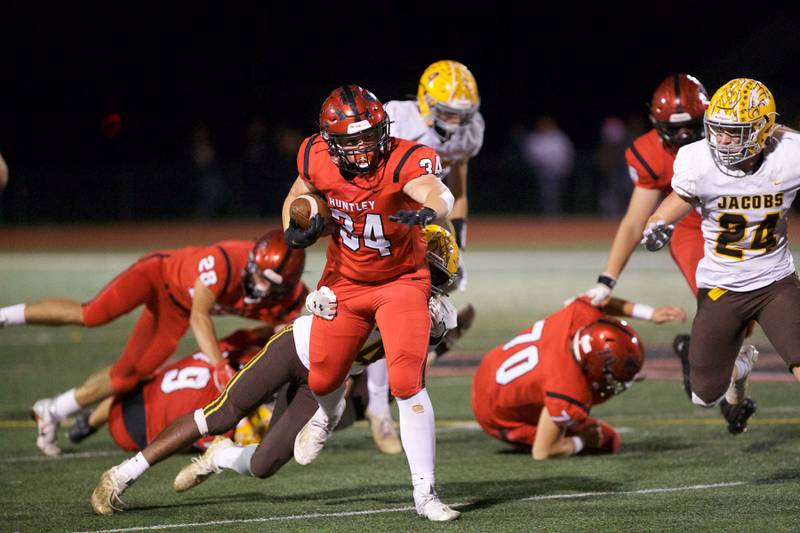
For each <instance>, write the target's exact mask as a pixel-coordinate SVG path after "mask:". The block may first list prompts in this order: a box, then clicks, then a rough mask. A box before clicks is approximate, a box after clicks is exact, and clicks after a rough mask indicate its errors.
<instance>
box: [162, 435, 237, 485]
mask: <svg viewBox="0 0 800 533" xmlns="http://www.w3.org/2000/svg"><path fill="white" fill-rule="evenodd" d="M231 446H235V444H234V443H233V441H232V440H231V439H229V438H228V437H222V436H220V437H217V438H215V439H214V440H213V441H212V442H211V445H210V446H209V447H208V448H207V449H206V451H205V452H203V455H201V456H199V457H192V462H191V463H190V464H188V465H186V466H184V467H183V468H182V469H181V471H180V472H178V475H177V476H175V481H173V482H172V488H174V489H175V492H185V491H187V490H189V489H191V488H193V487H196V486H197V485H199V484H200V483H202V482H203V481H205V480H206V479H208V478H209V477H210V476H211V475H212V474H218V473H219V472H220V471H221V470H222V468H221V467H220V466H219V465H218V464H217V461H216V460H215V456H216V455H217V453H219V452H220V451H222V450H224V449H225V448H230V447H231Z"/></svg>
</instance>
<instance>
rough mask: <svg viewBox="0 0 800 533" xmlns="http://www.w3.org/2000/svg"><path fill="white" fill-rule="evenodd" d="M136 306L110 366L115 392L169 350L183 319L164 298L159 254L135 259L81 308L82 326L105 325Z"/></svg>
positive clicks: (157, 362)
mask: <svg viewBox="0 0 800 533" xmlns="http://www.w3.org/2000/svg"><path fill="white" fill-rule="evenodd" d="M142 304H144V305H145V309H144V311H142V315H141V316H140V317H139V320H138V321H137V322H136V325H135V326H134V328H133V332H132V333H131V335H130V337H129V338H128V343H127V344H126V345H125V348H124V349H123V351H122V354H121V355H120V357H119V359H117V361H116V363H114V366H113V367H112V368H111V386H112V387H113V388H114V392H117V393H119V392H127V391H130V390H132V389H133V388H134V387H136V384H137V383H139V382H140V381H142V380H143V379H145V378H146V377H148V376H149V375H150V374H152V373H153V372H154V371H155V370H156V369H157V368H158V367H159V366H160V365H161V364H162V363H163V362H164V361H166V360H167V358H169V356H170V355H172V354H173V353H174V352H175V349H176V348H177V346H178V342H179V341H180V339H181V337H183V334H184V333H186V329H187V328H188V327H189V317H188V315H187V314H186V313H185V312H184V311H183V310H181V309H179V308H178V307H177V306H176V305H175V304H174V303H173V302H172V301H171V300H170V298H169V293H167V291H166V289H165V288H164V281H163V279H162V276H161V256H160V255H155V254H154V255H149V256H145V257H143V258H141V259H139V260H138V261H137V262H136V263H134V264H133V265H131V266H130V268H128V269H127V270H125V271H124V272H122V273H121V274H119V275H118V276H117V277H116V278H114V279H113V280H111V282H109V284H108V285H106V286H105V287H104V288H103V290H101V291H100V292H99V293H98V294H97V296H95V297H94V299H93V300H91V301H89V302H87V303H85V304H83V322H84V324H85V325H86V326H88V327H94V326H100V325H103V324H107V323H108V322H111V321H112V320H115V319H117V318H119V317H120V316H122V315H124V314H127V313H129V312H131V311H133V310H134V309H136V308H137V307H139V306H140V305H142Z"/></svg>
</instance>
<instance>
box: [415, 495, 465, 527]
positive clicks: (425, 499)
mask: <svg viewBox="0 0 800 533" xmlns="http://www.w3.org/2000/svg"><path fill="white" fill-rule="evenodd" d="M414 504H415V505H416V507H417V514H418V515H419V516H422V517H424V518H427V519H428V520H430V521H432V522H450V521H451V520H455V519H456V518H458V517H459V516H461V513H460V512H458V511H456V510H455V509H451V508H450V507H449V506H447V505H445V504H444V503H442V500H440V499H439V496H438V495H437V494H436V490H434V488H433V487H430V490H429V491H428V492H422V493H419V492H417V491H416V490H415V491H414Z"/></svg>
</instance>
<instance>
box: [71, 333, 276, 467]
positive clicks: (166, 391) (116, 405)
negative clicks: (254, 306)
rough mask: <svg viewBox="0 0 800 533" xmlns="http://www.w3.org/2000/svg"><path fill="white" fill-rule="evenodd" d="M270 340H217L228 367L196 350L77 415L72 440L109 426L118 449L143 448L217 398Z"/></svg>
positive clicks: (244, 336)
mask: <svg viewBox="0 0 800 533" xmlns="http://www.w3.org/2000/svg"><path fill="white" fill-rule="evenodd" d="M265 329H266V330H267V331H268V330H269V329H271V328H265ZM268 339H269V333H267V334H265V331H264V330H257V329H254V330H244V329H242V330H237V331H235V332H234V333H232V334H231V335H228V336H227V337H225V338H224V339H222V340H221V341H220V342H219V349H220V352H221V353H222V355H223V358H224V359H223V360H224V362H225V363H227V364H224V365H212V364H211V362H210V359H209V358H208V356H207V355H206V354H204V353H203V352H202V351H196V352H195V353H193V354H191V355H188V356H186V357H184V358H182V359H180V360H179V361H176V362H175V363H172V364H170V365H167V366H166V367H164V368H162V369H161V370H159V371H158V373H156V374H155V375H154V376H153V377H152V378H151V379H148V380H146V381H144V382H142V383H140V384H139V386H138V387H136V388H135V389H134V390H133V391H131V392H128V393H125V394H117V395H114V396H113V397H112V398H107V399H106V400H103V402H101V403H100V405H98V407H97V408H96V409H95V410H94V411H92V412H91V414H88V413H87V414H86V415H81V416H78V417H77V418H76V420H75V424H74V425H73V426H72V427H71V428H70V430H69V432H68V435H69V438H70V440H71V441H72V442H74V443H78V442H81V441H82V440H83V439H85V438H86V437H88V436H90V435H91V434H93V433H94V432H96V431H97V429H98V428H100V427H101V426H102V425H103V424H106V423H108V431H109V433H110V434H111V438H113V439H114V442H116V443H117V446H119V447H120V448H122V449H123V450H129V451H140V450H143V449H144V448H145V446H147V445H148V444H150V443H151V442H152V441H153V439H155V437H156V436H157V435H158V434H159V433H161V432H162V431H163V430H164V428H166V427H167V426H168V425H169V424H171V423H172V422H173V421H174V420H176V419H177V418H179V417H181V416H183V415H185V414H187V413H193V412H194V411H195V410H197V409H200V408H202V407H204V406H206V405H208V404H209V403H210V402H211V401H212V400H213V399H215V398H216V397H217V396H219V394H220V393H221V392H223V391H224V389H225V386H226V385H227V384H228V383H229V382H230V380H231V378H232V377H233V375H234V373H235V372H236V369H239V368H241V367H242V366H244V364H245V363H247V362H248V361H249V360H250V359H252V357H253V356H254V355H256V354H257V353H258V352H259V351H261V348H262V347H263V346H264V344H265V343H266V342H267V340H268ZM246 424H247V421H246V422H245V425H246ZM237 429H238V426H237ZM244 429H245V427H243V430H244ZM251 429H252V428H251ZM243 432H244V431H243ZM243 432H242V433H243ZM211 440H212V439H211V438H202V439H199V440H198V441H196V442H195V443H194V446H195V447H197V448H199V449H203V450H205V449H206V448H207V447H208V444H209V443H210V442H211Z"/></svg>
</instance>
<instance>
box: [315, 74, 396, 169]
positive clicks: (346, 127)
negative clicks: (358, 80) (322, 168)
mask: <svg viewBox="0 0 800 533" xmlns="http://www.w3.org/2000/svg"><path fill="white" fill-rule="evenodd" d="M319 131H320V134H321V135H322V138H323V139H325V142H327V143H328V153H329V154H330V156H331V159H332V160H333V162H334V164H336V166H338V167H339V168H340V169H342V170H345V171H347V172H350V173H353V174H363V173H366V172H371V171H372V170H374V169H375V167H377V166H378V164H379V163H380V161H381V159H382V157H383V155H384V154H385V153H386V152H387V151H388V148H389V143H390V140H391V137H390V136H389V116H388V115H387V114H386V111H384V109H383V104H381V103H380V101H379V100H378V99H377V98H376V97H375V95H374V94H372V93H371V92H369V91H368V90H366V89H363V88H361V87H359V86H358V85H343V86H342V87H339V88H337V89H334V91H333V92H332V93H331V94H330V95H329V96H328V98H327V99H326V100H325V102H323V104H322V110H321V111H320V113H319Z"/></svg>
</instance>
